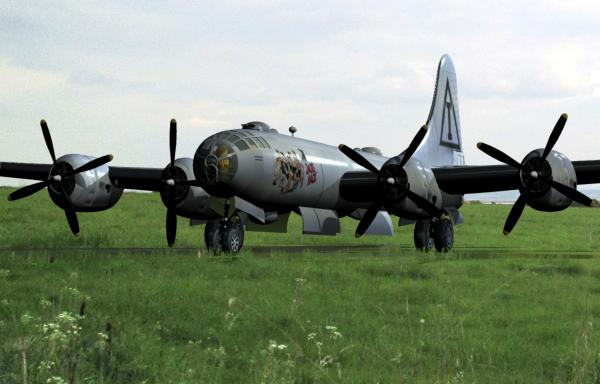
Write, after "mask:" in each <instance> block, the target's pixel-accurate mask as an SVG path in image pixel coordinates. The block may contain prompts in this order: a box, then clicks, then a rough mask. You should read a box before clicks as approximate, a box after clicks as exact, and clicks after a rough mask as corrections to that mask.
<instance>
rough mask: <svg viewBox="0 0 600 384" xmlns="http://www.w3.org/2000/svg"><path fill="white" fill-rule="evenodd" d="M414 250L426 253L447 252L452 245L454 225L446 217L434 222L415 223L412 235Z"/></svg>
mask: <svg viewBox="0 0 600 384" xmlns="http://www.w3.org/2000/svg"><path fill="white" fill-rule="evenodd" d="M414 241H415V248H416V249H417V250H419V251H425V252H428V251H429V250H431V248H433V247H435V250H436V251H438V252H448V251H449V250H451V249H452V246H453V245H454V223H453V222H452V219H451V218H450V217H448V216H444V217H442V218H440V219H436V220H433V221H432V220H424V221H417V223H416V224H415V233H414Z"/></svg>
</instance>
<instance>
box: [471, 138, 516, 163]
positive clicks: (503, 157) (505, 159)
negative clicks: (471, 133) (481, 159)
mask: <svg viewBox="0 0 600 384" xmlns="http://www.w3.org/2000/svg"><path fill="white" fill-rule="evenodd" d="M477 148H479V149H480V150H481V151H482V152H483V153H485V154H487V155H488V156H490V157H493V158H494V159H496V160H498V161H499V162H501V163H504V164H506V165H510V166H512V167H514V168H517V169H520V168H521V164H520V163H519V162H518V161H516V160H515V159H513V158H512V157H510V156H508V155H507V154H506V153H504V152H502V151H501V150H499V149H496V148H494V147H492V146H491V145H487V144H486V143H477Z"/></svg>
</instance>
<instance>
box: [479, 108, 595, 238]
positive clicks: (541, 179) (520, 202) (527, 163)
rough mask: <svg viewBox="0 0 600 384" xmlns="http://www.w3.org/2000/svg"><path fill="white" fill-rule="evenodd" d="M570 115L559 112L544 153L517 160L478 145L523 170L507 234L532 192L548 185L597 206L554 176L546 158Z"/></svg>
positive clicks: (568, 195)
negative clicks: (553, 177) (521, 184)
mask: <svg viewBox="0 0 600 384" xmlns="http://www.w3.org/2000/svg"><path fill="white" fill-rule="evenodd" d="M568 118H569V116H568V115H567V114H566V113H563V114H562V115H560V117H559V118H558V121H557V122H556V124H555V126H554V129H553V130H552V133H551V134H550V137H549V138H548V142H547V143H546V147H544V151H543V152H542V155H541V156H539V157H538V156H534V157H529V156H528V157H526V158H525V160H524V161H523V162H522V163H519V162H517V161H516V160H514V159H513V158H512V157H510V156H508V155H507V154H506V153H504V152H502V151H500V150H499V149H496V148H494V147H492V146H491V145H488V144H485V143H477V148H479V149H480V150H481V151H483V152H484V153H486V154H487V155H489V156H491V157H493V158H494V159H496V160H498V161H500V162H502V163H504V164H507V165H510V166H511V167H513V168H516V169H517V170H518V171H519V172H520V174H521V180H522V181H523V184H524V185H523V188H521V191H520V192H521V194H520V195H519V198H518V199H517V201H516V202H515V204H514V205H513V207H512V209H511V210H510V213H509V214H508V217H507V218H506V222H505V223H504V234H505V235H508V234H509V233H510V232H511V231H512V230H513V228H514V227H515V225H516V224H517V222H518V221H519V218H520V217H521V214H522V213H523V210H524V209H525V205H526V204H527V202H528V201H529V199H530V198H531V197H532V195H536V193H539V192H544V191H547V190H548V188H554V189H556V190H557V191H559V192H560V193H562V194H563V195H565V196H566V197H568V198H569V199H571V200H574V201H577V202H578V203H580V204H582V205H584V206H588V207H593V206H594V202H593V200H592V199H590V198H589V197H587V196H586V195H584V194H583V193H581V192H579V191H578V190H576V189H575V188H572V187H570V186H568V185H564V184H561V183H559V182H557V181H555V180H553V179H552V168H551V167H550V164H548V162H547V161H546V158H547V157H548V155H549V154H550V152H551V151H552V148H554V145H555V144H556V142H557V141H558V138H559V137H560V135H561V133H562V131H563V128H564V127H565V124H566V123H567V119H568Z"/></svg>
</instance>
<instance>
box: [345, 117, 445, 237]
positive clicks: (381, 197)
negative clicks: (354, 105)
mask: <svg viewBox="0 0 600 384" xmlns="http://www.w3.org/2000/svg"><path fill="white" fill-rule="evenodd" d="M427 128H428V127H427V125H423V126H422V127H421V129H419V131H418V132H417V134H416V135H415V137H414V138H413V139H412V141H411V143H410V144H409V146H408V148H406V150H405V151H404V155H399V156H395V157H392V158H391V159H389V160H387V161H386V162H385V163H384V164H383V166H382V167H381V169H377V167H375V166H374V165H373V164H371V162H370V161H369V160H367V159H366V158H365V157H364V156H362V155H361V154H360V153H358V152H357V151H355V150H354V149H352V148H350V147H348V146H346V145H344V144H340V146H339V149H340V151H342V153H343V154H344V155H346V156H347V157H348V158H350V159H351V160H352V161H354V162H355V163H357V164H358V165H360V166H362V167H363V168H365V169H367V170H369V171H370V172H371V173H372V179H375V177H376V180H372V181H374V183H373V184H371V186H375V188H377V193H376V195H375V199H374V200H373V202H372V203H371V205H370V206H369V208H368V209H367V211H366V212H365V214H364V215H363V217H362V219H361V220H360V222H359V223H358V227H357V228H356V233H355V235H356V237H360V236H362V235H363V234H364V233H365V232H366V231H367V229H368V228H369V226H370V225H371V223H372V222H373V220H375V216H377V212H379V210H380V209H381V208H382V207H385V206H386V205H388V204H393V203H395V202H397V201H400V200H402V199H403V198H405V197H407V198H409V199H410V200H412V201H413V202H414V203H415V204H416V205H417V206H418V207H419V208H421V209H423V210H424V211H426V212H427V213H428V214H430V215H431V216H432V217H441V216H442V215H443V214H444V211H443V210H441V209H440V208H438V207H437V206H436V205H435V204H433V203H432V202H430V201H429V200H427V199H425V198H424V197H422V196H420V195H419V194H417V193H415V192H413V191H411V190H410V184H409V183H408V178H407V175H406V171H404V166H405V165H406V163H407V162H408V160H409V159H410V158H411V157H412V155H413V154H414V153H415V151H416V150H417V148H418V147H419V145H420V144H421V142H422V141H423V138H424V137H425V135H426V134H427ZM369 179H371V177H369V176H368V175H363V174H361V175H360V177H357V178H352V176H351V178H348V179H346V180H343V182H344V183H343V185H344V187H343V188H344V189H348V190H352V189H353V187H356V188H361V189H362V190H364V188H365V181H366V183H369ZM340 186H342V184H340ZM371 189H372V187H371ZM349 192H350V191H349ZM350 193H351V192H350Z"/></svg>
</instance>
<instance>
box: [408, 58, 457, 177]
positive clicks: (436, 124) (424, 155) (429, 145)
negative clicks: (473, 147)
mask: <svg viewBox="0 0 600 384" xmlns="http://www.w3.org/2000/svg"><path fill="white" fill-rule="evenodd" d="M427 125H428V127H429V130H428V132H427V136H426V137H425V139H424V140H423V142H422V143H421V145H420V146H419V148H418V149H417V151H416V152H415V155H414V156H415V157H416V158H418V159H419V160H421V161H422V162H424V163H425V164H428V165H430V166H432V167H443V166H449V165H463V164H464V155H463V152H462V135H461V130H460V114H459V109H458V94H457V84H456V71H455V70H454V63H453V62H452V59H451V58H450V56H448V55H444V56H442V58H441V59H440V63H439V65H438V70H437V78H436V82H435V91H434V94H433V102H432V104H431V110H430V111H429V117H428V118H427Z"/></svg>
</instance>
